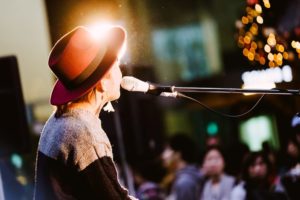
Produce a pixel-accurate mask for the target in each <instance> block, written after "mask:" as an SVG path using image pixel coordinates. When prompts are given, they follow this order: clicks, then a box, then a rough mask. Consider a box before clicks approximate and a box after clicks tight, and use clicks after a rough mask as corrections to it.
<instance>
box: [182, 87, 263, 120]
mask: <svg viewBox="0 0 300 200" xmlns="http://www.w3.org/2000/svg"><path fill="white" fill-rule="evenodd" d="M265 95H266V94H263V95H261V97H259V99H258V100H257V101H256V103H255V104H254V105H253V106H252V107H251V108H250V109H249V110H248V111H246V112H244V113H241V114H236V115H233V114H227V113H222V112H219V111H217V110H215V109H212V108H210V107H209V106H207V105H205V104H204V103H202V102H201V101H199V100H197V99H194V98H193V97H190V96H187V95H185V94H182V93H180V92H177V97H183V98H186V99H189V100H192V101H194V102H196V103H198V104H200V105H201V106H202V107H204V108H206V109H207V110H209V111H211V112H213V113H216V114H218V115H221V116H224V117H229V118H239V117H243V116H245V115H247V114H248V113H250V112H251V111H252V110H254V108H255V107H256V106H257V105H258V104H259V103H260V101H261V100H262V99H263V97H264V96H265Z"/></svg>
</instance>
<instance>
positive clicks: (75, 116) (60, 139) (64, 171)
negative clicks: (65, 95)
mask: <svg viewBox="0 0 300 200" xmlns="http://www.w3.org/2000/svg"><path fill="white" fill-rule="evenodd" d="M34 199H36V200H44V199H51V200H55V199H103V200H104V199H105V200H110V199H113V200H118V199H134V198H133V197H130V196H129V195H128V191H127V190H125V189H124V188H123V187H122V186H121V185H120V184H119V182H118V177H117V171H116V168H115V166H114V162H113V156H112V147H111V144H110V142H109V140H108V137H107V135H106V134H105V132H104V131H103V129H102V127H101V121H100V119H99V118H98V117H96V115H94V114H92V113H90V112H89V111H86V110H82V109H72V110H71V111H69V112H67V113H65V114H63V115H62V116H61V117H59V118H55V117H54V114H53V115H52V116H51V117H50V118H49V120H48V121H47V123H46V124H45V127H44V129H43V131H42V134H41V137H40V141H39V146H38V153H37V161H36V174H35V192H34Z"/></svg>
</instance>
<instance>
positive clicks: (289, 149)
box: [287, 141, 300, 158]
mask: <svg viewBox="0 0 300 200" xmlns="http://www.w3.org/2000/svg"><path fill="white" fill-rule="evenodd" d="M287 153H288V154H289V155H290V156H292V157H295V158H297V157H298V156H299V153H300V152H299V150H298V148H297V146H296V145H295V144H294V143H293V142H291V141H290V142H289V143H288V146H287Z"/></svg>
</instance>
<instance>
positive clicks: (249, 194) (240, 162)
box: [132, 123, 300, 200]
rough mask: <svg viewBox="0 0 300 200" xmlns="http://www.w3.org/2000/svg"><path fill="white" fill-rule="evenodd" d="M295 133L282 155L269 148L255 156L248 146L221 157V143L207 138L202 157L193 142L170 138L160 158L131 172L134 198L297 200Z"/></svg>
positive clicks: (299, 164)
mask: <svg viewBox="0 0 300 200" xmlns="http://www.w3.org/2000/svg"><path fill="white" fill-rule="evenodd" d="M299 124H300V123H299ZM299 130H300V129H299V128H296V127H295V128H294V132H293V133H292V134H290V135H289V139H288V141H287V144H286V145H285V146H284V147H282V148H284V150H283V153H278V152H276V151H275V150H273V149H272V148H271V146H270V145H269V144H268V143H267V142H264V143H263V144H262V150H261V151H258V152H251V151H249V149H248V148H247V146H246V145H236V146H233V147H232V149H233V150H231V151H228V150H226V151H224V148H223V147H222V144H221V141H220V139H218V138H216V137H211V138H209V139H208V140H207V142H206V147H205V151H204V152H203V153H202V154H200V153H199V152H200V150H199V146H197V144H196V143H195V139H194V138H192V137H190V136H189V135H188V134H185V133H176V134H173V135H172V136H171V137H170V138H168V140H167V143H166V144H165V147H164V150H163V152H162V153H161V155H160V156H159V157H158V158H144V159H142V161H141V162H140V164H138V165H136V166H133V167H132V169H133V170H132V173H133V177H134V183H135V186H136V196H137V198H139V199H141V200H163V199H166V200H281V199H282V200H299V199H300V131H299ZM233 157H234V159H233ZM233 162H234V163H233ZM228 166H231V167H230V168H231V169H230V170H228ZM232 166H234V167H232ZM232 169H234V170H232ZM233 172H235V173H233Z"/></svg>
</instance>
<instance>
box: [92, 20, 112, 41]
mask: <svg viewBox="0 0 300 200" xmlns="http://www.w3.org/2000/svg"><path fill="white" fill-rule="evenodd" d="M110 27H112V25H111V23H109V22H99V23H95V24H91V25H88V26H87V28H88V30H89V31H90V33H91V35H92V37H93V38H94V39H96V40H100V39H101V38H103V37H104V36H105V34H104V33H105V31H106V30H108V29H109V28H110Z"/></svg>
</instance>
